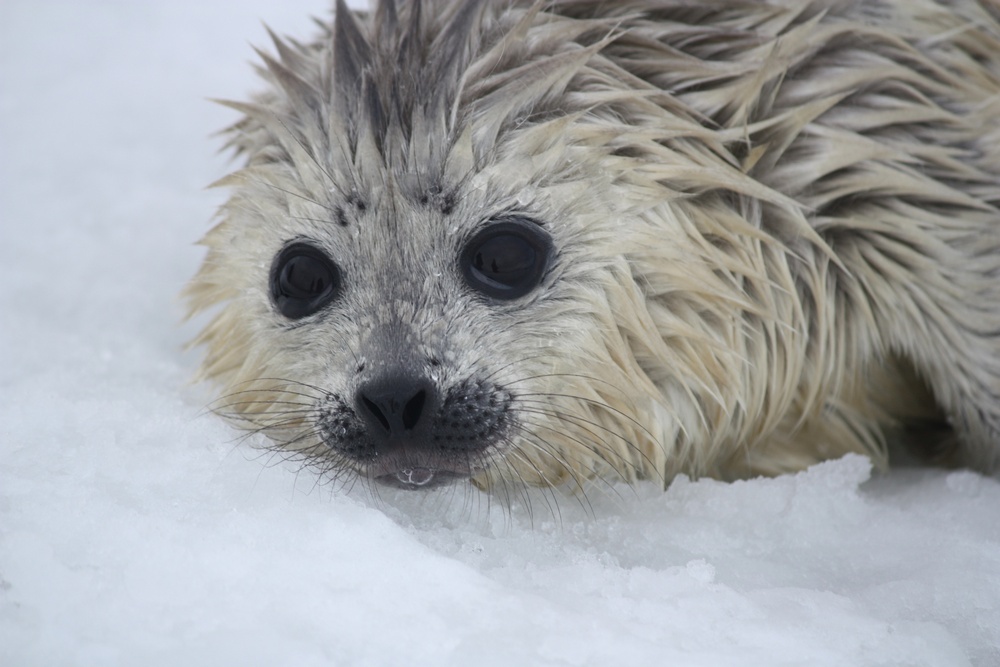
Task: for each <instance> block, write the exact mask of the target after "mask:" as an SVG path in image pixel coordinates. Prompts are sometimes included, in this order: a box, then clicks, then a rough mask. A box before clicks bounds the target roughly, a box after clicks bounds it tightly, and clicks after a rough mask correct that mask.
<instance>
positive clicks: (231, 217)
mask: <svg viewBox="0 0 1000 667" xmlns="http://www.w3.org/2000/svg"><path fill="white" fill-rule="evenodd" d="M998 19H1000V8H998V6H997V4H996V3H995V2H994V1H993V0H745V1H742V0H741V1H739V2H731V1H723V0H719V1H712V2H689V1H687V0H623V1H620V2H606V1H602V0H550V1H547V2H535V3H531V2H520V1H518V0H493V1H476V0H468V1H457V0H425V1H424V2H419V1H414V2H405V3H404V2H399V3H397V2H394V1H393V0H383V1H382V2H379V3H378V5H377V7H376V8H375V9H374V11H372V12H370V13H358V14H352V13H351V12H350V11H349V10H348V9H347V8H346V7H345V6H344V4H343V2H342V1H338V4H337V9H336V19H335V21H334V22H333V23H332V24H331V25H325V24H324V25H323V33H322V34H321V35H320V37H319V38H318V39H317V40H315V41H313V42H309V43H299V42H296V41H293V40H288V39H280V38H277V37H274V45H275V46H274V48H275V51H276V53H277V55H276V56H270V55H267V54H265V53H263V52H262V53H261V54H260V55H261V58H262V60H263V63H264V67H263V68H261V74H262V76H263V77H264V79H266V81H267V82H268V84H269V86H270V87H269V90H268V91H267V92H265V93H263V94H261V95H259V96H258V97H257V98H255V99H254V101H253V102H250V103H242V102H224V104H227V105H228V106H230V107H232V108H234V109H236V110H238V111H239V112H241V113H242V114H243V118H242V120H240V121H239V122H238V123H236V124H235V125H234V126H233V127H232V128H231V129H230V133H229V145H230V146H232V147H233V148H235V149H236V151H237V152H238V153H240V154H242V155H244V156H245V159H246V164H245V166H244V167H243V168H241V169H240V170H239V171H237V172H235V173H234V174H231V175H230V176H228V177H226V178H225V179H223V180H222V181H220V184H221V185H225V186H227V187H229V188H231V193H232V194H231V196H230V199H229V201H228V202H227V203H226V204H225V205H224V206H223V207H222V210H221V213H220V218H221V219H220V221H219V223H218V224H217V225H216V227H215V228H214V229H213V230H212V231H211V232H210V233H209V234H208V235H207V236H206V238H205V240H204V243H205V245H206V246H208V249H209V250H208V256H207V258H206V260H205V263H204V264H203V266H202V268H201V270H200V271H199V273H198V275H197V276H196V277H195V279H194V281H193V282H192V284H191V286H190V287H189V289H188V292H187V293H188V296H189V298H190V302H191V305H192V311H193V312H197V311H201V310H204V309H208V308H210V307H213V306H216V305H218V304H222V306H221V309H220V310H219V311H218V313H217V314H216V315H215V316H214V318H213V319H212V321H211V322H210V323H209V325H208V326H207V327H206V328H205V330H204V331H203V332H202V334H201V335H200V336H199V338H198V339H197V340H196V343H198V344H202V345H204V346H205V347H206V349H207V356H206V359H205V362H204V365H203V367H202V374H203V376H204V377H206V378H210V379H212V380H214V381H216V382H218V383H219V384H220V385H221V386H222V387H223V388H224V392H225V393H224V396H223V398H222V399H220V402H219V403H218V405H217V407H218V410H219V412H220V413H223V414H225V415H227V416H228V417H230V418H231V419H232V420H233V421H234V423H236V424H238V425H240V426H242V427H245V428H248V429H252V430H255V431H262V432H264V433H265V434H267V435H268V436H269V437H270V438H271V439H272V440H273V441H274V442H275V443H277V445H278V446H279V447H281V448H283V449H286V450H289V451H295V452H299V453H301V454H303V455H304V456H307V457H309V458H310V459H311V460H313V461H316V462H317V463H319V464H320V465H321V466H323V467H325V468H326V469H328V470H330V471H332V472H333V473H335V474H338V475H343V474H349V475H353V474H360V475H362V476H365V477H369V478H379V479H382V480H384V481H391V482H394V483H399V484H402V485H403V486H423V485H425V484H426V483H427V482H428V481H431V480H435V481H437V480H442V479H451V478H453V477H456V476H457V477H472V478H473V479H474V480H476V481H477V482H478V483H480V484H483V485H486V486H496V485H500V486H502V488H505V489H506V488H508V487H509V485H510V484H512V483H513V484H521V483H532V484H560V483H562V482H564V481H565V480H573V481H574V482H575V483H576V484H581V485H582V484H585V483H587V481H588V480H592V479H602V480H607V479H609V478H610V477H611V476H618V477H621V478H624V479H627V480H633V479H636V478H642V477H653V478H658V479H662V480H664V481H668V480H669V479H670V478H671V477H672V476H674V475H675V474H677V473H679V472H685V473H688V474H692V475H714V476H718V477H722V478H734V477H740V476H746V475H751V474H758V473H766V474H776V473H780V472H784V471H791V470H798V469H801V468H802V467H804V466H806V465H809V464H811V463H814V462H816V461H819V460H822V459H825V458H829V457H835V456H839V455H842V454H844V453H846V452H861V453H864V454H867V455H869V456H871V457H873V458H874V459H875V460H876V461H877V462H878V463H880V464H884V463H885V462H886V460H887V449H888V444H889V443H890V442H891V441H898V442H901V443H903V444H906V445H909V446H911V448H914V449H916V450H918V451H919V452H920V453H922V454H923V455H925V456H927V457H929V458H931V459H934V460H938V461H940V462H943V463H948V464H959V465H968V466H972V467H975V468H978V469H981V470H986V471H992V470H996V468H997V466H998V464H1000V24H998ZM501 228H502V229H513V230H514V231H513V232H512V234H514V235H515V236H518V237H519V238H527V239H528V241H523V242H522V241H519V242H518V243H522V245H521V246H517V247H519V248H520V247H523V245H524V244H525V243H527V244H528V245H530V244H535V245H534V246H533V247H534V250H532V251H530V253H529V254H531V256H532V257H535V261H536V262H537V263H538V266H539V268H540V269H541V268H544V272H543V273H542V274H540V276H539V277H538V278H537V284H535V285H534V286H533V288H531V289H530V290H529V291H527V293H525V294H523V295H521V296H518V297H517V298H511V299H497V298H492V297H491V296H490V294H489V293H488V290H487V292H483V291H482V290H479V291H477V289H476V288H475V285H473V284H472V283H470V281H469V278H468V277H467V274H463V271H464V270H465V269H464V268H463V265H462V264H461V262H462V261H465V260H464V259H461V258H463V257H465V256H466V255H468V253H469V252H470V251H469V247H470V244H472V243H475V242H476V241H475V239H478V238H480V236H477V235H481V234H482V233H483V232H484V230H490V229H501ZM296 244H306V245H308V246H309V247H310V248H313V249H314V250H309V252H316V253H319V254H321V255H322V256H323V257H327V258H329V261H330V262H332V264H333V265H335V267H336V270H335V272H334V273H333V274H331V275H333V276H335V277H336V278H337V280H338V283H337V286H336V288H337V289H336V294H335V298H333V297H331V301H330V302H329V303H328V304H326V305H324V306H323V307H322V308H321V309H319V310H318V311H317V312H310V313H309V314H308V315H306V316H304V317H301V318H299V317H298V316H296V318H294V319H290V318H289V317H287V316H285V315H283V313H282V312H281V309H280V308H279V307H278V306H277V305H276V301H275V298H276V297H275V291H274V290H275V288H274V287H273V285H274V281H275V272H276V271H279V272H280V270H282V269H281V266H280V262H278V258H279V257H280V256H281V253H283V252H286V253H287V252H289V251H288V248H289V247H293V248H294V247H297V246H296ZM550 247H551V253H550V254H546V253H549V250H548V249H549V248H550ZM526 252H527V251H526ZM463 253H464V254H463ZM276 267H277V268H276ZM300 275H301V274H300ZM401 383H402V384H404V385H406V387H404V388H403V389H400V386H399V385H400V384H401ZM400 392H402V393H400ZM397 399H400V400H402V403H405V404H406V406H408V407H407V408H406V410H403V411H402V412H401V413H400V414H399V415H396V414H395V413H394V412H393V410H394V409H395V408H393V407H391V406H393V405H395V404H396V403H398V402H399V400H397ZM418 399H419V400H418ZM376 404H377V405H376ZM373 405H376V407H374V408H373V407H372V406H373ZM366 406H367V407H366ZM378 406H382V407H378ZM407 411H408V412H407ZM463 415H464V417H463ZM397 418H398V420H400V421H398V423H397V421H395V420H397ZM382 427H385V428H386V429H387V430H388V431H389V432H391V433H390V435H387V436H385V439H384V440H378V438H376V436H375V435H373V432H374V431H375V430H378V429H379V428H382ZM404 431H405V433H404ZM411 432H412V433H413V434H415V435H412V437H411V435H407V434H408V433H411ZM379 437H381V436H379ZM446 442H447V443H450V444H444V443H446Z"/></svg>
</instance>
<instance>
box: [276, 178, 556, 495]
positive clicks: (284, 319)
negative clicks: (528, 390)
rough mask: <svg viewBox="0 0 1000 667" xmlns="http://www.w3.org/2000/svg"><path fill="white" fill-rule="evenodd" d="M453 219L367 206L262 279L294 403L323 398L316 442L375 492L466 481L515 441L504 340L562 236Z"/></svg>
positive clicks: (515, 221) (323, 227)
mask: <svg viewBox="0 0 1000 667" xmlns="http://www.w3.org/2000/svg"><path fill="white" fill-rule="evenodd" d="M454 209H455V206H454V204H453V203H452V202H451V200H449V199H446V200H444V201H443V204H441V203H439V204H438V205H432V204H431V198H430V197H421V196H419V195H418V197H417V201H416V202H409V201H407V199H406V197H405V196H398V195H397V196H393V195H392V194H389V193H381V194H376V193H369V194H366V195H365V196H364V198H361V197H360V196H359V195H356V196H355V198H354V201H353V203H352V205H351V206H350V208H349V210H348V207H346V206H345V207H344V209H341V210H339V211H338V213H337V215H336V216H335V219H336V222H335V223H332V221H324V222H323V223H321V224H319V225H314V224H312V223H309V222H308V221H307V222H306V224H304V225H303V226H302V229H300V230H298V231H297V233H295V234H294V235H293V236H291V237H290V238H288V239H286V240H285V241H284V242H283V243H282V244H281V246H280V247H279V248H278V249H277V250H276V252H275V253H274V258H273V260H272V262H271V266H270V270H269V275H268V279H267V281H266V282H265V281H263V280H260V281H259V288H263V287H264V286H265V285H266V286H267V287H268V288H269V289H268V290H267V291H268V294H267V296H268V298H269V301H270V304H269V305H270V313H269V319H270V320H271V326H272V327H273V330H274V336H275V341H276V342H278V341H281V340H282V339H287V340H288V341H291V342H290V344H289V349H288V351H287V354H288V355H289V358H291V356H292V355H294V356H295V357H296V358H297V359H298V360H297V361H296V362H295V366H296V367H297V371H298V373H299V375H300V377H301V378H302V379H300V380H298V381H297V382H298V383H299V387H298V389H297V391H303V388H306V391H307V392H308V393H310V394H313V393H318V396H316V398H315V402H314V404H313V405H311V406H309V410H310V412H311V414H310V418H311V421H312V427H313V429H314V432H315V434H316V436H317V437H318V438H319V439H320V441H321V442H322V444H323V445H325V446H326V447H327V448H328V449H329V455H330V456H333V457H335V458H337V459H339V460H340V461H341V462H343V463H344V464H346V465H348V466H350V467H352V468H355V469H358V470H360V471H362V472H363V473H364V474H365V475H366V476H368V477H371V478H373V479H376V480H378V481H383V482H388V483H391V484H396V485H401V486H405V487H420V486H428V485H434V484H439V483H442V482H446V481H450V480H452V479H455V478H461V477H468V476H470V475H473V474H475V473H477V472H478V471H480V470H481V469H482V468H484V467H485V465H486V463H487V461H488V460H489V458H490V457H491V456H496V455H497V453H498V452H501V451H503V450H504V449H505V444H506V443H507V442H509V441H510V440H511V439H512V438H514V437H516V432H517V429H518V420H517V418H516V416H515V412H514V411H513V410H512V409H511V406H512V403H513V401H514V394H513V392H512V390H511V389H509V388H507V387H506V384H508V383H509V375H510V373H509V372H507V373H505V372H504V371H505V370H509V369H503V368H500V367H498V364H497V363H496V361H497V359H499V358H505V353H506V352H507V351H506V350H504V347H505V346H506V345H509V341H505V338H509V335H507V336H505V335H504V334H503V333H501V331H503V330H505V329H506V330H508V331H510V330H512V329H514V328H516V327H515V326H514V323H513V322H511V321H510V318H511V317H512V314H514V313H517V316H518V317H523V316H524V314H525V313H524V310H525V309H529V310H530V309H532V302H533V301H537V300H538V296H539V295H538V294H536V292H538V290H539V289H540V287H541V284H542V282H543V281H544V280H545V279H546V277H547V276H548V274H550V273H551V269H552V266H553V261H554V259H555V258H554V254H555V253H554V250H553V244H552V238H551V236H550V234H549V233H548V232H547V231H546V229H545V227H544V224H543V223H541V222H540V221H538V220H536V219H534V218H531V217H528V216H527V215H524V214H519V213H515V212H513V211H504V212H499V213H495V214H493V215H491V216H487V217H485V218H484V219H481V220H480V219H475V218H474V217H473V218H472V219H471V220H470V213H469V212H467V211H466V210H464V209H460V210H459V211H455V210H454ZM473 215H474V214H473ZM459 218H461V222H452V221H451V219H456V220H457V219H459ZM317 220H322V218H317ZM331 223H332V224H331ZM470 223H471V224H470ZM285 234H286V235H287V234H288V232H285ZM277 241H278V239H277V238H275V239H274V240H273V241H272V243H271V245H272V247H273V246H274V245H275V242H277ZM261 278H263V276H261ZM258 291H259V290H258ZM278 344H279V345H280V344H281V343H280V342H279V343H278ZM460 350H461V351H465V350H469V351H474V352H473V353H471V354H470V353H458V351H460Z"/></svg>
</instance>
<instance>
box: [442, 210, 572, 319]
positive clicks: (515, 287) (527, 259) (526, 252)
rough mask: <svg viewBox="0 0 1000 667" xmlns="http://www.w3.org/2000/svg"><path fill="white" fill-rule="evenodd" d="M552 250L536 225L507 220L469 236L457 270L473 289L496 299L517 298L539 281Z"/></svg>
mask: <svg viewBox="0 0 1000 667" xmlns="http://www.w3.org/2000/svg"><path fill="white" fill-rule="evenodd" d="M551 251H552V240H551V238H549V235H548V234H546V233H545V231H544V230H542V228H541V227H539V226H538V223H536V222H534V221H532V220H528V219H527V218H506V219H504V220H501V221H499V222H495V223H493V224H491V225H490V226H489V227H487V228H486V229H483V230H482V231H480V232H479V233H478V234H476V235H475V236H473V237H472V240H470V241H469V242H468V244H466V246H465V248H463V249H462V254H461V255H460V257H459V268H460V269H461V271H462V276H463V277H464V278H465V282H467V283H468V284H469V286H470V287H472V288H473V289H475V290H477V291H479V292H482V293H483V294H485V295H487V296H491V297H493V298H495V299H504V300H509V299H516V298H518V297H521V296H524V295H525V294H527V293H528V292H530V291H531V290H533V289H535V287H537V286H538V283H540V282H541V281H542V276H543V275H544V274H545V269H546V268H547V267H548V263H549V256H550V255H551Z"/></svg>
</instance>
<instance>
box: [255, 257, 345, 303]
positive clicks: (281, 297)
mask: <svg viewBox="0 0 1000 667" xmlns="http://www.w3.org/2000/svg"><path fill="white" fill-rule="evenodd" d="M339 291H340V271H339V270H338V269H337V265H336V264H334V263H333V260H332V259H330V258H329V257H328V256H327V255H326V253H324V252H323V251H322V250H320V249H319V248H316V247H315V246H311V245H308V244H306V243H293V244H292V245H290V246H288V247H286V248H284V249H283V250H282V251H281V252H279V253H278V256H277V257H275V258H274V264H273V265H272V266H271V298H272V299H274V305H275V306H276V307H277V308H278V312H280V313H281V314H282V315H284V316H285V317H287V318H288V319H290V320H298V319H301V318H303V317H306V316H307V315H312V314H313V313H315V312H316V311H318V310H319V309H320V308H322V307H323V306H325V305H326V304H328V303H329V302H330V301H332V300H333V298H334V297H335V296H337V293H338V292H339Z"/></svg>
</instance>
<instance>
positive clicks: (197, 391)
mask: <svg viewBox="0 0 1000 667" xmlns="http://www.w3.org/2000/svg"><path fill="white" fill-rule="evenodd" d="M327 11H328V9H327V7H326V3H325V2H324V0H302V1H301V2H294V3H293V2H286V3H282V6H280V7H279V5H278V4H277V3H269V2H266V1H265V0H252V1H251V0H240V1H238V2H237V1H236V0H232V1H229V2H222V1H219V0H215V1H213V2H201V3H194V2H178V3H137V2H127V1H124V0H123V1H121V2H110V1H105V2H87V3H82V2H55V1H48V2H32V1H30V0H5V1H4V2H3V3H2V4H0V133H2V134H0V151H2V153H0V154H2V156H3V159H2V160H0V284H2V285H4V289H3V290H2V291H0V312H2V317H0V397H2V401H0V664H2V665H10V666H27V665H102V666H109V665H147V666H156V665H295V666H310V665H404V664H405V665H470V664H473V665H526V664H530V665H649V664H682V665H733V664H739V665H768V666H771V665H970V664H975V665H987V664H1000V650H998V646H1000V514H998V508H1000V480H998V479H997V478H987V477H982V476H979V475H976V474H973V473H970V472H947V471H939V470H924V469H903V470H899V471H895V472H893V473H891V474H888V475H883V476H879V475H875V476H872V474H871V471H870V467H869V465H868V462H867V461H866V460H864V459H862V458H859V457H849V458H846V459H843V460H840V461H834V462H829V463H826V464H823V465H820V466H817V467H815V468H813V469H810V470H808V471H806V472H804V473H801V474H799V475H793V476H786V477H782V478H778V479H762V480H752V481H747V482H739V483H735V484H723V483H719V482H714V481H710V480H702V481H697V482H692V481H689V480H687V479H680V480H678V481H677V482H676V483H675V484H674V485H673V486H671V487H670V489H669V490H667V491H666V492H663V491H662V490H661V489H659V488H657V487H655V486H654V485H640V486H638V487H636V488H627V487H623V486H615V487H611V488H608V489H604V492H601V491H600V490H594V491H592V492H590V493H588V495H587V496H586V497H582V498H581V497H578V496H574V495H572V494H571V493H569V492H561V491H555V492H553V491H544V490H540V491H537V492H534V493H533V494H531V495H529V496H527V497H526V498H524V499H518V502H516V503H515V504H513V505H512V506H510V507H506V506H505V505H504V504H503V503H502V502H501V501H500V499H497V498H493V497H490V496H487V495H484V494H482V493H480V492H478V491H476V490H474V489H472V488H470V487H467V486H453V487H448V488H444V489H440V490H435V491H430V492H425V493H416V494H415V493H412V492H405V491H397V490H390V489H377V490H370V489H366V488H362V487H361V486H360V485H359V486H357V487H355V488H354V489H350V490H345V489H343V488H338V487H335V486H333V485H329V484H324V483H323V480H321V479H318V478H317V477H316V476H315V475H314V474H313V473H311V472H309V471H308V470H301V469H300V467H299V466H298V465H296V464H294V463H287V462H282V461H279V460H277V459H275V458H274V457H271V456H270V455H263V454H261V451H260V450H259V449H256V448H255V447H254V441H250V442H245V441H242V440H241V439H240V437H239V434H237V433H236V432H234V431H232V430H231V429H230V428H229V427H228V426H226V425H225V424H223V423H222V422H221V421H220V420H218V419H217V418H216V417H214V416H212V415H210V414H207V413H206V411H205V405H206V404H207V403H208V401H209V400H210V398H209V397H210V394H209V393H208V391H207V390H206V388H204V387H200V386H197V385H191V384H190V383H189V379H190V378H191V376H192V375H193V372H194V368H195V366H196V364H197V358H198V357H197V353H195V352H185V351H184V350H183V345H184V342H185V341H187V340H189V339H190V338H191V337H192V335H193V334H194V332H195V331H196V330H197V328H198V325H199V323H198V322H194V323H188V324H183V325H181V324H179V322H180V321H181V319H182V314H183V307H182V304H181V302H180V301H179V299H178V297H177V294H178V292H179V291H180V289H181V287H182V285H183V284H184V282H185V281H186V280H187V278H188V277H190V276H191V274H192V273H193V272H194V270H195V268H196V267H197V264H198V262H199V261H200V258H201V254H202V251H201V250H200V249H199V248H198V247H196V246H194V245H193V241H195V240H196V239H197V238H198V237H199V236H200V235H201V234H202V233H203V232H204V231H205V230H206V229H207V227H208V224H209V221H210V218H211V216H212V213H213V211H214V208H215V207H216V206H217V205H218V204H219V203H220V202H221V197H222V193H221V192H217V191H209V190H205V189H204V187H203V186H205V185H206V184H207V183H209V182H211V181H213V180H214V179H216V178H218V177H219V176H221V175H222V174H224V173H225V172H226V171H227V169H228V168H229V165H227V162H226V158H225V157H224V156H220V155H216V154H215V153H214V150H215V148H217V147H218V145H219V142H218V141H217V140H216V141H214V142H213V140H211V139H210V137H209V135H210V134H211V133H212V132H214V131H216V130H218V129H219V128H221V127H223V126H224V125H226V124H227V123H228V122H231V121H232V120H233V119H234V114H233V113H232V112H231V111H228V110H226V109H223V108H221V107H217V106H214V105H212V104H210V103H208V102H207V101H205V100H206V98H209V97H223V98H224V97H229V98H237V99H241V98H244V97H245V95H246V93H247V92H249V91H251V90H253V89H255V87H256V86H257V83H256V81H255V80H254V77H253V73H252V71H251V68H250V67H249V66H248V64H247V61H249V60H252V58H253V56H252V52H251V50H250V48H249V46H248V42H252V43H255V44H261V45H265V44H266V43H267V39H266V34H265V32H264V29H263V27H262V25H261V23H260V21H261V20H263V21H265V22H266V23H267V24H269V25H271V26H273V27H274V28H275V29H276V30H277V31H278V32H281V33H291V34H295V35H308V34H310V20H309V16H310V15H320V16H323V15H326V14H327ZM258 444H259V443H258Z"/></svg>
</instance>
